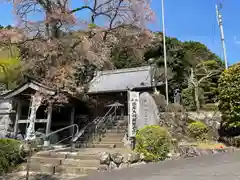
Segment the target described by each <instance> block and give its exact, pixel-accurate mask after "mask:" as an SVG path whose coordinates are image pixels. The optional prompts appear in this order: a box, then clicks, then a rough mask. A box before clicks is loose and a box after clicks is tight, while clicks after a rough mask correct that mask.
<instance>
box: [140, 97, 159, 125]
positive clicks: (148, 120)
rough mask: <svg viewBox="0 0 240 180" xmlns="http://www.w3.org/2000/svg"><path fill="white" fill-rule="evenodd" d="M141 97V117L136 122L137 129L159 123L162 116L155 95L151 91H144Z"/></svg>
mask: <svg viewBox="0 0 240 180" xmlns="http://www.w3.org/2000/svg"><path fill="white" fill-rule="evenodd" d="M139 99H140V101H139V103H140V110H139V111H140V113H139V115H140V117H139V119H138V120H137V123H136V126H137V129H139V128H143V127H144V126H147V125H157V124H158V122H159V118H160V117H159V110H158V107H157V105H156V103H155V100H154V99H153V97H152V96H151V95H150V94H149V93H147V92H144V93H142V94H140V98H139Z"/></svg>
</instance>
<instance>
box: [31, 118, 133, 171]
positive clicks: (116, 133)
mask: <svg viewBox="0 0 240 180" xmlns="http://www.w3.org/2000/svg"><path fill="white" fill-rule="evenodd" d="M121 123H123V120H118V121H116V122H115V123H114V124H112V125H111V126H109V127H108V128H107V129H106V132H105V133H104V135H103V136H102V137H101V139H100V140H99V141H96V140H95V141H93V142H92V143H90V144H87V146H85V147H82V148H78V149H75V151H74V152H71V150H70V149H69V148H65V149H61V150H51V151H41V152H38V153H36V154H35V155H34V156H32V158H31V163H30V171H31V172H37V173H44V174H51V175H56V174H58V175H66V174H67V175H73V176H82V175H88V174H90V173H92V172H97V171H100V170H102V169H103V168H106V167H103V166H102V165H100V163H99V162H100V161H99V157H100V156H99V155H100V153H102V152H109V153H113V152H121V153H125V152H126V153H127V152H129V150H128V149H127V148H125V147H124V143H123V137H124V135H125V132H126V128H127V127H126V125H124V124H121Z"/></svg>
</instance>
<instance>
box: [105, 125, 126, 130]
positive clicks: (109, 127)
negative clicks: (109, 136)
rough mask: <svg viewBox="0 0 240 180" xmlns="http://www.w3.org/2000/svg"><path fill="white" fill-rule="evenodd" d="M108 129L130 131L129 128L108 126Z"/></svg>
mask: <svg viewBox="0 0 240 180" xmlns="http://www.w3.org/2000/svg"><path fill="white" fill-rule="evenodd" d="M107 129H113V130H115V129H121V130H125V129H128V127H127V126H107Z"/></svg>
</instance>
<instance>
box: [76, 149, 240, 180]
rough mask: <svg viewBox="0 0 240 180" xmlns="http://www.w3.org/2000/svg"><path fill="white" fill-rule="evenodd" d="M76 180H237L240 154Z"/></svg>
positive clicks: (199, 158)
mask: <svg viewBox="0 0 240 180" xmlns="http://www.w3.org/2000/svg"><path fill="white" fill-rule="evenodd" d="M78 180H240V152H234V153H222V154H216V155H206V156H202V157H196V158H191V159H181V160H175V161H166V162H161V163H157V164H147V165H139V166H136V167H133V168H128V169H122V170H116V171H114V172H106V173H97V174H94V175H91V176H88V177H83V178H79V179H78Z"/></svg>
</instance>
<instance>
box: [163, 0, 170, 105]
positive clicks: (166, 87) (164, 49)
mask: <svg viewBox="0 0 240 180" xmlns="http://www.w3.org/2000/svg"><path fill="white" fill-rule="evenodd" d="M164 21H165V20H164V0H162V28H163V54H164V77H165V91H166V93H165V94H166V103H167V105H168V101H169V98H168V78H167V50H166V37H165V36H166V32H165V22H164Z"/></svg>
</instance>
